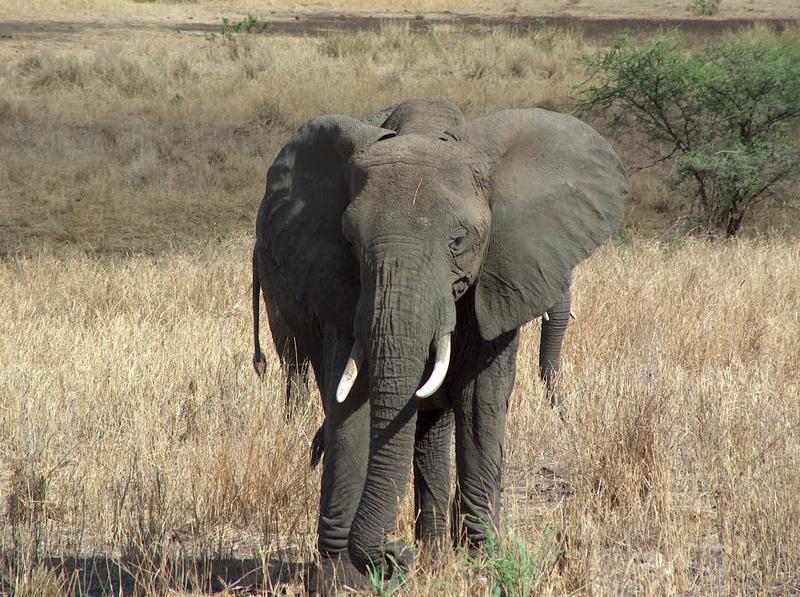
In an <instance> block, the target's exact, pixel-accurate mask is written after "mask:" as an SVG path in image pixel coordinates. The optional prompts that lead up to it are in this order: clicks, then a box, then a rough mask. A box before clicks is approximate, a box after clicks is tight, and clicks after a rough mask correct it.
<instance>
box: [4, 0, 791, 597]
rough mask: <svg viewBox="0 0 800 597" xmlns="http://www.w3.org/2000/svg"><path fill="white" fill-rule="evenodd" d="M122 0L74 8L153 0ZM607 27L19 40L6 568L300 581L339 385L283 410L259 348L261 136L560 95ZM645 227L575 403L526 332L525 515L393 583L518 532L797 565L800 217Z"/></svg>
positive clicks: (446, 584) (749, 581) (511, 474)
mask: <svg viewBox="0 0 800 597" xmlns="http://www.w3.org/2000/svg"><path fill="white" fill-rule="evenodd" d="M115 2H117V0H97V1H94V0H92V1H90V2H84V3H83V4H81V6H84V7H89V8H92V9H93V10H94V9H97V7H98V6H100V7H101V8H102V7H105V9H108V10H111V9H115V8H116V7H118V6H123V4H124V5H125V6H127V7H130V6H133V5H132V4H131V3H127V2H122V0H119V1H118V2H117V3H116V4H115ZM10 4H11V5H14V2H13V1H12V2H11V3H10ZM577 4H578V5H581V4H582V3H577ZM726 4H727V5H729V6H730V5H733V4H734V3H733V2H732V1H731V2H726V1H725V0H723V7H724V6H725V5H726ZM740 4H742V3H740ZM26 6H28V7H33V8H32V9H31V10H33V9H35V8H36V6H37V5H36V3H32V4H26ZM58 6H60V7H61V8H60V9H63V10H65V11H69V10H71V9H74V8H75V7H76V6H77V5H76V4H75V3H73V2H61V3H59V4H58ZM347 6H355V4H352V5H351V4H347ZM425 6H428V4H425ZM437 6H438V7H444V6H445V4H444V3H442V4H437ZM151 8H152V7H150V6H146V5H137V7H136V10H141V11H142V12H143V13H144V12H145V11H146V10H150V9H151ZM168 8H169V10H173V11H177V10H178V9H179V8H178V7H176V6H171V7H168ZM17 9H18V10H19V11H22V10H23V9H22V8H19V7H17ZM180 9H181V10H183V8H180ZM25 10H27V9H25ZM131 10H133V9H131ZM165 10H166V9H165ZM20 14H21V13H20ZM92 14H95V13H92ZM39 16H41V15H39ZM84 17H85V15H84ZM90 17H91V15H90ZM90 17H85V18H87V19H89V18H90ZM91 18H94V17H91ZM788 35H797V32H796V31H794V32H789V33H788ZM591 43H593V42H589V41H587V40H586V39H584V37H583V36H582V35H581V34H580V33H578V32H571V31H567V32H563V31H553V30H550V29H546V28H544V29H540V30H537V31H535V32H533V33H531V34H525V35H519V34H514V33H513V32H511V31H508V30H497V31H495V32H493V33H491V34H488V35H485V36H473V35H467V34H465V33H463V32H460V31H459V30H458V29H457V28H456V27H444V26H438V27H431V28H429V29H428V30H427V31H426V32H423V33H421V34H411V33H410V32H409V29H408V27H407V26H403V25H386V26H384V27H383V30H382V31H381V33H380V34H375V33H357V34H345V33H333V34H329V35H324V36H320V37H309V38H300V37H289V36H255V35H236V36H235V37H234V39H233V40H226V39H224V38H218V39H217V40H216V41H214V42H210V41H207V40H206V39H204V38H203V37H202V36H200V35H186V34H179V33H176V32H171V33H166V32H159V31H151V30H147V31H140V32H137V33H136V34H135V35H132V34H130V33H129V32H125V31H122V32H116V33H114V35H113V37H112V36H111V35H110V34H109V33H108V32H93V31H92V30H91V28H89V29H87V30H85V31H84V32H83V33H81V34H80V35H76V36H75V37H72V38H67V37H56V38H54V39H52V40H38V41H37V40H35V39H34V40H30V41H26V40H24V39H23V40H18V39H12V40H0V44H2V45H0V47H1V48H2V49H3V51H2V52H0V89H2V94H0V338H2V341H1V342H0V397H1V398H2V400H0V499H2V502H1V505H0V517H1V518H0V519H1V520H2V522H3V524H2V525H0V527H2V529H0V541H1V544H0V547H1V548H2V569H1V570H0V593H2V592H4V591H5V592H9V593H13V594H16V595H48V594H49V595H58V594H64V593H66V592H70V591H71V592H77V588H78V587H81V588H82V590H83V593H84V594H86V591H87V588H93V589H94V590H97V591H99V590H101V589H103V588H104V589H105V590H107V591H108V592H109V593H114V594H118V593H119V590H120V587H122V589H124V591H126V592H127V591H132V590H134V589H135V588H136V587H138V589H139V590H141V591H143V592H145V593H149V594H152V595H162V594H165V593H166V592H167V591H168V590H176V591H179V592H180V591H188V590H190V591H207V590H211V589H212V588H213V589H217V590H227V591H229V592H230V593H231V594H233V593H235V592H236V590H237V588H241V587H247V586H254V587H255V588H256V590H259V591H264V592H265V591H267V590H270V589H276V590H277V589H278V588H279V587H284V588H285V589H286V590H287V591H288V593H289V594H293V593H299V592H301V587H302V582H301V579H302V577H303V575H305V574H307V571H308V568H309V566H308V562H310V561H312V560H313V558H314V555H313V543H314V525H315V523H316V507H317V492H318V472H311V471H310V470H309V469H308V466H307V451H308V446H309V442H310V438H311V437H312V436H313V433H314V432H315V431H316V428H317V425H318V424H319V420H320V416H321V414H320V409H319V406H318V402H319V400H318V398H317V397H316V395H315V394H314V393H312V394H311V395H309V396H307V397H306V398H305V400H304V402H303V406H302V408H301V411H300V412H299V413H298V415H297V416H296V417H295V418H294V419H293V420H292V421H291V422H287V421H286V420H285V418H284V406H283V398H282V394H283V382H282V379H281V376H280V374H279V371H278V368H277V363H276V360H275V358H274V355H272V356H271V358H270V361H269V366H270V370H269V371H268V375H266V380H265V381H264V382H261V383H259V382H258V381H257V380H256V378H255V376H254V374H253V372H252V369H251V366H250V358H251V337H250V334H251V330H250V325H251V324H250V311H249V296H250V288H249V284H250V275H249V269H248V252H249V248H250V246H251V245H250V243H251V242H252V239H251V236H250V230H251V229H252V226H253V219H254V214H255V210H256V207H257V204H258V202H259V200H260V196H261V194H262V192H263V185H264V172H265V169H266V166H267V165H268V164H269V162H270V161H271V160H272V157H273V156H274V154H275V153H276V152H277V150H278V148H279V146H280V144H281V143H282V142H283V140H285V138H286V136H287V135H288V134H289V133H290V132H291V130H292V129H293V128H295V127H296V126H297V125H298V124H300V123H302V122H303V121H304V120H306V119H307V118H309V117H311V116H314V115H317V114H319V113H324V112H345V113H351V114H356V115H363V114H367V113H369V112H370V111H372V110H375V109H377V108H380V107H382V106H386V105H389V104H392V103H394V102H396V101H397V100H398V99H400V98H405V97H434V98H437V97H442V96H445V97H448V98H452V99H454V100H456V101H457V102H458V103H459V104H460V106H461V107H462V109H463V110H464V111H465V112H466V113H467V114H468V116H475V115H478V114H482V113H485V112H489V111H492V110H495V109H499V108H505V107H510V106H532V105H540V106H544V107H550V108H556V109H563V108H566V107H568V106H569V101H570V100H569V94H570V90H571V88H572V87H573V85H574V84H575V83H577V82H578V81H579V80H580V79H581V77H582V73H581V71H580V70H579V69H577V68H575V66H574V64H575V61H576V59H577V58H578V56H579V55H580V54H581V53H582V52H584V51H590V50H591V49H592V45H591ZM341 82H346V84H339V83H341ZM620 149H621V151H622V152H623V153H625V154H630V156H634V157H635V156H636V152H637V148H635V147H630V148H625V147H623V148H620ZM635 189H636V198H635V201H634V204H633V207H632V210H631V213H630V214H629V225H630V224H633V227H635V228H638V229H639V230H642V229H650V228H657V229H659V230H663V224H664V220H663V216H661V215H660V214H659V213H658V212H662V211H664V210H665V209H666V207H667V206H668V204H669V201H670V200H672V199H671V198H670V197H668V196H667V195H666V194H665V192H664V191H663V189H662V188H660V186H659V185H658V184H657V182H656V179H655V178H654V177H652V176H641V175H640V176H638V177H637V179H636V181H635ZM767 216H768V217H770V218H771V217H773V216H772V215H771V214H766V216H765V217H767ZM659 218H661V219H659ZM654 222H655V223H654ZM778 223H780V222H778ZM630 236H631V235H630V234H628V235H625V236H624V237H623V238H622V240H624V238H628V237H630ZM633 237H634V240H632V241H627V242H622V244H621V245H620V246H617V247H606V248H604V249H603V250H601V251H600V252H599V254H598V255H597V256H596V257H594V258H592V259H591V260H590V261H588V262H587V263H585V264H584V265H583V266H581V268H580V269H579V271H578V272H577V274H576V280H575V288H576V290H575V305H576V310H577V312H578V314H579V319H578V320H577V322H575V323H574V324H573V325H572V327H571V330H570V333H569V336H568V340H567V343H566V347H565V355H564V357H565V358H564V360H565V369H564V374H565V375H564V379H563V382H562V390H563V392H564V394H565V395H566V396H567V398H568V407H567V418H566V421H565V422H564V423H561V422H560V421H559V419H558V417H557V416H555V414H554V413H553V412H552V411H551V410H550V409H549V408H547V407H546V406H545V405H544V398H543V395H544V390H543V388H542V387H541V385H540V383H539V381H538V379H537V378H536V375H535V367H534V364H535V363H536V361H537V355H536V346H537V345H538V344H537V343H538V340H537V334H538V332H537V330H536V326H530V327H528V328H526V329H525V331H524V333H523V344H522V349H521V351H522V352H521V356H520V364H521V366H520V371H519V376H518V382H517V386H516V389H515V393H514V397H513V400H512V410H513V414H512V416H511V417H510V430H509V436H510V440H509V446H508V450H507V467H508V469H507V470H508V474H507V490H506V497H505V504H506V514H507V522H506V526H507V529H508V536H509V537H511V540H510V541H507V542H504V543H503V545H502V546H501V548H498V549H496V550H495V551H494V552H493V555H492V556H491V557H490V558H489V562H487V563H485V564H484V565H483V567H482V568H481V566H479V565H478V564H475V563H470V562H469V561H468V560H467V559H466V558H465V557H463V556H462V555H453V557H450V558H447V559H446V560H445V561H444V562H442V563H440V564H439V565H438V566H430V565H423V566H421V567H419V568H418V569H417V570H415V571H413V572H412V574H411V576H410V578H409V584H408V585H407V586H406V588H405V589H402V590H401V593H406V594H409V595H417V594H439V595H450V594H469V595H489V594H491V590H492V586H491V583H492V579H493V578H494V577H495V575H496V574H497V571H498V570H500V569H503V567H505V568H508V567H511V568H512V569H513V565H512V564H513V561H514V557H512V556H511V555H510V554H511V553H512V551H513V550H512V548H513V547H514V545H516V544H517V543H515V542H522V543H523V544H524V546H525V549H526V551H525V553H527V554H529V560H530V561H529V564H530V568H531V570H532V572H531V573H530V575H529V577H530V579H531V581H532V582H533V583H534V585H535V586H534V588H535V589H536V591H537V592H541V593H543V594H554V593H558V594H563V593H572V592H579V593H586V592H595V593H598V594H608V595H614V594H620V593H629V594H632V593H636V594H643V595H662V594H669V593H672V594H674V593H680V594H695V595H731V594H741V595H745V594H746V595H753V594H775V595H786V594H797V593H798V592H800V573H798V570H800V500H798V499H797V496H798V495H800V373H799V372H800V316H799V315H798V313H800V277H798V275H797V273H798V271H800V244H799V243H798V241H797V240H780V239H778V240H767V239H761V240H758V239H750V240H747V239H744V240H740V241H737V242H733V243H725V244H722V243H720V244H715V243H711V242H702V241H691V240H688V241H675V240H672V241H669V240H661V241H653V240H644V239H642V238H640V237H639V236H637V235H633ZM662 238H667V237H662ZM266 334H267V332H266V330H262V339H264V340H266ZM401 531H402V532H403V533H406V534H408V533H410V532H411V513H410V510H409V508H408V505H407V506H406V509H405V513H404V515H403V517H402V520H401ZM493 571H494V572H493ZM512 576H513V574H512ZM519 576H520V574H517V577H519ZM112 587H114V588H113V590H112Z"/></svg>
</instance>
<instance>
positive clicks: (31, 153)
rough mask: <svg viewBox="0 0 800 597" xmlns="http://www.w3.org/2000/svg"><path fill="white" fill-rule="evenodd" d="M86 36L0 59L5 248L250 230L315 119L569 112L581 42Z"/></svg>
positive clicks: (446, 34) (141, 242) (124, 242)
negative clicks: (439, 107)
mask: <svg viewBox="0 0 800 597" xmlns="http://www.w3.org/2000/svg"><path fill="white" fill-rule="evenodd" d="M86 42H87V43H86V44H85V47H80V46H77V45H75V44H59V43H38V42H28V43H18V44H15V45H13V46H12V48H11V49H12V51H9V52H4V53H2V54H0V87H2V88H3V89H4V94H3V95H2V97H0V140H2V143H0V210H1V211H2V212H3V213H5V214H8V216H7V217H8V220H7V221H6V222H2V223H0V226H2V232H3V234H2V238H0V251H4V252H9V251H13V250H15V247H17V246H18V244H20V243H26V242H27V241H30V240H31V239H36V238H39V237H44V238H47V239H49V240H56V241H63V242H68V243H77V244H79V245H81V246H83V247H87V248H91V249H95V250H103V251H107V250H115V251H119V250H127V249H148V250H149V249H154V248H156V249H160V248H164V247H165V246H174V245H178V246H182V245H184V244H185V243H186V242H187V241H188V240H190V239H193V238H197V237H198V236H200V237H209V236H213V237H225V236H228V235H229V234H230V233H231V232H232V231H233V232H235V231H238V230H242V229H244V228H247V229H250V227H251V226H252V222H253V218H254V213H255V209H256V207H257V204H258V202H259V200H260V196H261V194H262V193H263V186H264V173H265V171H266V166H267V165H268V164H269V163H270V162H271V161H272V158H273V157H274V155H275V154H276V153H277V150H278V149H279V147H280V145H281V144H282V143H283V142H284V141H285V139H286V137H287V136H288V135H289V134H290V132H291V131H292V130H294V128H296V127H297V126H299V125H300V124H301V123H302V122H304V121H305V120H307V119H309V118H311V117H313V116H316V115H318V114H322V113H328V112H339V113H341V112H344V113H349V114H354V115H366V114H368V113H370V112H371V111H374V110H377V109H379V108H382V107H384V106H387V105H391V104H392V103H396V102H397V101H398V100H399V99H400V98H406V97H433V98H438V97H442V96H443V95H444V96H446V97H448V98H455V99H456V100H457V101H458V103H459V105H460V106H461V108H462V109H463V110H464V111H465V112H466V113H467V114H469V115H473V116H474V115H478V114H483V113H486V112H489V111H492V110H494V109H498V108H501V107H509V106H530V105H541V106H545V107H563V106H565V105H566V102H567V101H568V95H569V91H570V88H571V87H572V85H574V84H575V83H576V82H577V81H578V80H579V79H578V77H579V76H580V73H579V72H578V71H577V70H575V69H574V68H572V64H573V63H574V61H575V60H576V59H577V58H578V56H579V54H580V52H581V50H582V49H583V48H584V47H585V45H586V44H585V43H584V41H583V39H582V37H581V36H580V35H579V34H577V33H566V34H565V33H558V32H556V31H553V30H549V29H544V30H541V31H539V32H537V33H535V34H533V35H530V36H525V37H518V36H514V35H512V34H511V33H509V32H507V31H498V32H496V33H494V34H492V35H488V36H480V37H478V36H473V35H466V34H463V33H459V32H457V31H452V30H450V29H449V28H446V27H441V28H435V29H432V30H431V31H429V32H428V33H426V34H422V35H416V34H411V33H410V32H409V30H408V27H407V26H399V25H387V26H386V27H384V28H383V30H382V32H381V33H380V34H376V33H357V34H344V33H333V34H330V35H327V36H323V37H314V38H301V37H283V36H279V37H274V36H260V35H242V34H240V35H236V36H235V37H234V39H233V40H227V39H225V38H223V37H220V38H218V39H217V40H216V41H213V42H210V41H207V40H205V39H204V38H203V37H202V36H191V37H187V36H185V35H184V36H182V35H181V34H178V33H172V34H152V35H146V34H139V35H136V36H129V37H127V38H121V39H119V40H115V41H109V39H108V38H106V37H104V36H103V37H100V36H98V37H92V36H91V33H89V34H87V36H86ZM332 81H347V84H346V85H332V84H331V82H332ZM198 233H199V234H198Z"/></svg>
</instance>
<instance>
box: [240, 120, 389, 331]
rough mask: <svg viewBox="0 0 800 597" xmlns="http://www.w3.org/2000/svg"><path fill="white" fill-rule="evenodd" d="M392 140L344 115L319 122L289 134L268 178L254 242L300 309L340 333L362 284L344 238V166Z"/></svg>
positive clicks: (383, 132) (350, 319)
mask: <svg viewBox="0 0 800 597" xmlns="http://www.w3.org/2000/svg"><path fill="white" fill-rule="evenodd" d="M395 135H396V133H395V132H394V131H390V130H386V129H382V128H380V127H377V126H373V125H370V124H366V123H364V122H362V121H360V120H356V119H354V118H350V117H349V116H339V115H326V116H320V117H318V118H314V119H313V120H310V121H309V122H307V123H306V124H304V125H303V126H302V127H300V128H299V129H298V130H297V131H296V132H295V133H294V135H292V137H291V139H289V142H288V143H287V144H286V145H285V146H284V147H283V149H281V151H280V153H279V154H278V157H277V158H275V161H274V162H273V164H272V166H271V167H270V169H269V171H268V173H267V190H266V193H265V194H264V199H263V200H262V202H261V207H260V208H259V210H258V219H257V221H256V239H257V240H256V243H257V245H258V246H259V249H260V250H261V251H262V252H267V255H265V257H269V258H271V259H272V261H273V262H274V264H275V266H276V268H277V270H278V271H279V272H280V274H281V277H282V279H283V280H284V281H285V283H286V284H287V285H288V286H289V288H288V290H290V291H291V292H292V294H293V295H294V296H295V298H296V299H297V300H298V301H299V302H300V303H301V304H305V305H308V306H310V307H311V309H312V310H313V311H314V313H316V314H317V315H318V316H319V317H321V318H322V319H324V320H326V321H330V322H332V323H335V324H337V325H338V326H340V327H343V328H345V329H349V328H350V327H351V326H352V324H353V315H354V311H355V304H356V301H357V299H358V292H359V285H360V282H359V271H358V263H357V262H356V260H355V257H354V256H353V253H352V251H351V249H350V247H349V246H348V245H347V242H346V241H345V239H344V237H343V235H342V213H343V212H344V210H345V208H346V207H347V205H348V203H349V200H350V198H349V195H348V190H347V181H348V176H349V174H348V163H349V161H350V158H351V157H352V156H353V154H354V153H355V152H356V151H358V150H359V149H362V148H364V147H367V146H368V145H370V144H372V143H375V142H377V141H380V140H382V139H386V138H389V137H394V136H395Z"/></svg>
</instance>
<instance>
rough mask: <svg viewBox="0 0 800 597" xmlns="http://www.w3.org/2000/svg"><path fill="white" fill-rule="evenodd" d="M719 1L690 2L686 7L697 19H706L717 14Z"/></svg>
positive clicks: (694, 0)
mask: <svg viewBox="0 0 800 597" xmlns="http://www.w3.org/2000/svg"><path fill="white" fill-rule="evenodd" d="M719 3H720V0H691V1H690V2H689V6H688V7H687V8H688V10H689V12H691V13H692V14H693V15H696V16H698V17H708V16H711V15H715V14H717V13H718V12H719Z"/></svg>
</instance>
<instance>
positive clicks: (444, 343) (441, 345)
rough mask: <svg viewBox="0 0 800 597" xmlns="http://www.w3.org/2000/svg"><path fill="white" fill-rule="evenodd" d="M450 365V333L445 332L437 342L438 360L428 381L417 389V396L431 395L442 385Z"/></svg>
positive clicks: (425, 396)
mask: <svg viewBox="0 0 800 597" xmlns="http://www.w3.org/2000/svg"><path fill="white" fill-rule="evenodd" d="M449 366H450V334H445V335H444V336H442V337H441V338H439V342H437V343H436V362H435V363H434V365H433V371H432V372H431V376H430V377H429V378H428V381H426V382H425V384H424V385H423V386H422V387H421V388H420V389H418V390H417V397H419V398H427V397H429V396H431V395H432V394H433V393H434V392H435V391H436V390H438V389H439V387H440V386H441V385H442V382H443V381H444V378H445V376H446V375H447V368H448V367H449Z"/></svg>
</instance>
